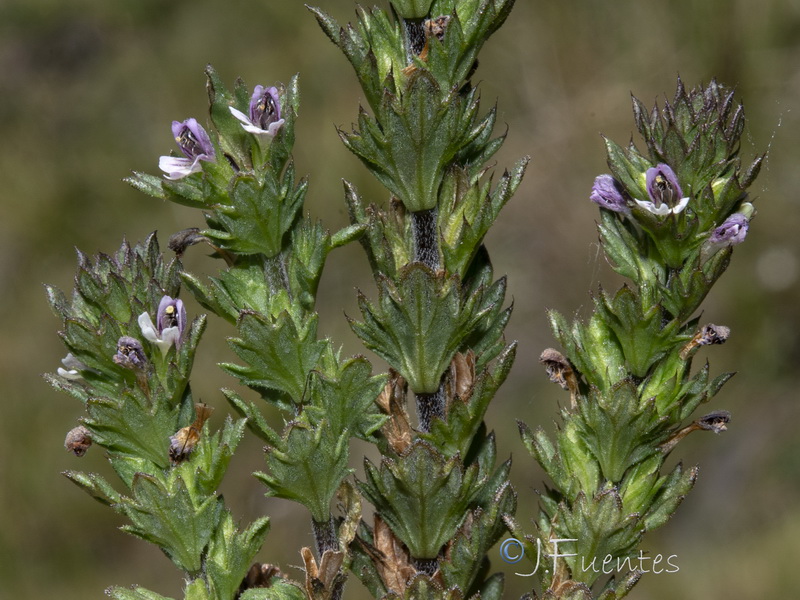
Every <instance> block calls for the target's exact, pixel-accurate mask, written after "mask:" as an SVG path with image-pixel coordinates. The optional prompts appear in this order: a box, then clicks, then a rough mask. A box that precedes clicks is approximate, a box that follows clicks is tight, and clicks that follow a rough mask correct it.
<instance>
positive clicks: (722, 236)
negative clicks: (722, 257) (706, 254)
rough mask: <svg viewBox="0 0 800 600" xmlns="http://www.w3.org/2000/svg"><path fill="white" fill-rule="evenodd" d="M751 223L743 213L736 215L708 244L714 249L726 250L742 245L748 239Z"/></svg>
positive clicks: (726, 222) (712, 234)
mask: <svg viewBox="0 0 800 600" xmlns="http://www.w3.org/2000/svg"><path fill="white" fill-rule="evenodd" d="M749 228H750V223H749V221H748V220H747V217H746V216H745V215H743V214H742V213H734V214H732V215H731V216H730V217H728V218H727V219H725V221H724V222H723V223H722V225H720V226H719V227H717V228H716V229H715V230H714V231H712V232H711V236H710V237H709V238H708V244H709V246H711V247H712V248H724V247H726V246H735V245H737V244H741V243H742V242H743V241H744V238H745V237H747V230H748V229H749Z"/></svg>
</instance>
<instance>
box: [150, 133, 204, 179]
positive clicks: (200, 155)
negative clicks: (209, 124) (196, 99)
mask: <svg viewBox="0 0 800 600" xmlns="http://www.w3.org/2000/svg"><path fill="white" fill-rule="evenodd" d="M172 135H173V136H174V137H175V141H176V142H177V144H178V147H179V148H180V149H181V152H183V156H162V157H161V158H159V159H158V168H159V169H161V170H162V171H164V172H165V173H166V174H167V175H166V178H167V179H172V180H176V179H182V178H184V177H186V176H187V175H191V174H192V173H199V172H200V171H201V170H202V167H201V166H200V161H201V160H207V161H213V160H215V159H216V152H215V151H214V145H213V144H212V143H211V138H210V137H208V133H206V130H205V129H203V126H202V125H200V124H199V123H198V122H197V119H186V120H185V121H173V122H172Z"/></svg>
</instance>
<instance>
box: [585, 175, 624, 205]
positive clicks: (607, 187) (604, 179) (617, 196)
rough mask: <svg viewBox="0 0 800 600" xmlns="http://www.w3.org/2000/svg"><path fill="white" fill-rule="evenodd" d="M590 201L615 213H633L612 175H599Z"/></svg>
mask: <svg viewBox="0 0 800 600" xmlns="http://www.w3.org/2000/svg"><path fill="white" fill-rule="evenodd" d="M589 200H591V201H592V202H594V203H596V204H599V205H600V206H602V207H603V208H605V209H606V210H610V211H613V212H618V213H623V214H627V213H629V212H630V211H631V209H630V208H629V207H628V203H627V202H626V201H625V198H624V197H623V195H622V189H621V188H620V185H619V184H618V183H617V181H616V180H615V179H614V178H613V177H611V175H598V176H597V177H596V178H595V180H594V185H593V186H592V193H591V194H590V195H589Z"/></svg>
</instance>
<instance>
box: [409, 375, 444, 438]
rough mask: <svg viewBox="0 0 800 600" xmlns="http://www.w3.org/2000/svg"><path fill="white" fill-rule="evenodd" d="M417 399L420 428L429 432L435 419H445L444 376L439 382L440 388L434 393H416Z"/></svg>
mask: <svg viewBox="0 0 800 600" xmlns="http://www.w3.org/2000/svg"><path fill="white" fill-rule="evenodd" d="M415 397H416V400H417V416H418V417H419V430H420V431H422V432H423V433H427V432H429V431H430V430H431V423H433V419H435V418H436V417H439V418H440V419H444V408H445V400H446V398H445V384H444V377H442V381H441V382H440V383H439V389H438V390H436V391H435V392H433V393H432V394H415Z"/></svg>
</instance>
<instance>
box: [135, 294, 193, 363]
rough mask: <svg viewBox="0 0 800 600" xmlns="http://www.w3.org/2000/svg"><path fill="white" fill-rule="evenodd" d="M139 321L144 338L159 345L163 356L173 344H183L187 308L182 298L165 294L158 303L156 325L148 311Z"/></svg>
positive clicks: (141, 315)
mask: <svg viewBox="0 0 800 600" xmlns="http://www.w3.org/2000/svg"><path fill="white" fill-rule="evenodd" d="M138 321H139V327H140V328H141V330H142V335H143V336H144V338H145V339H146V340H147V341H148V342H152V343H153V344H155V345H156V346H158V347H159V349H160V350H161V354H162V356H166V354H167V352H168V351H169V349H170V347H171V346H172V345H173V344H175V347H176V348H177V347H179V346H180V344H181V340H182V337H183V331H184V328H185V326H186V309H185V308H184V306H183V301H182V300H180V299H178V298H170V297H169V296H164V297H162V298H161V302H159V303H158V311H157V312H156V324H155V325H153V320H152V319H151V318H150V315H149V314H148V313H146V312H143V313H142V314H140V315H139V318H138Z"/></svg>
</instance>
